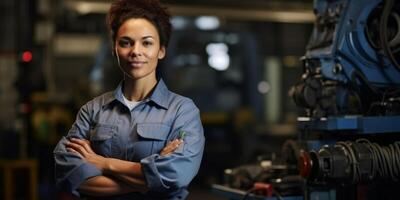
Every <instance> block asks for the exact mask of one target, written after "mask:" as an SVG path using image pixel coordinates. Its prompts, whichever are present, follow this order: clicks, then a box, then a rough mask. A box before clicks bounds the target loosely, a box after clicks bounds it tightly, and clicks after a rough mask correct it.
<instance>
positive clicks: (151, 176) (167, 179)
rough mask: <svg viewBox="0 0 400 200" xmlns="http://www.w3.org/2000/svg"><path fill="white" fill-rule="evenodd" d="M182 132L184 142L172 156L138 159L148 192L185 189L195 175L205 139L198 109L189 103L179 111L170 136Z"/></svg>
mask: <svg viewBox="0 0 400 200" xmlns="http://www.w3.org/2000/svg"><path fill="white" fill-rule="evenodd" d="M181 132H185V137H184V139H183V140H184V143H183V145H181V146H180V147H179V148H178V149H177V150H176V151H175V152H174V153H172V154H170V155H167V156H160V155H159V154H153V155H151V156H148V157H146V158H144V159H142V160H141V164H142V171H143V173H144V176H145V178H146V181H147V184H148V187H149V188H150V191H157V192H165V191H174V190H177V189H179V188H185V187H187V186H188V185H189V183H190V182H191V181H192V179H193V178H194V177H195V175H196V174H197V172H198V170H199V167H200V163H201V159H202V155H203V150H204V143H205V138H204V133H203V127H202V124H201V120H200V113H199V110H198V108H197V107H196V106H195V105H194V103H193V102H192V101H191V100H187V101H185V102H184V103H183V104H182V105H181V107H180V108H179V110H178V112H177V116H176V119H175V122H174V124H173V126H172V134H171V135H172V136H173V137H176V138H177V137H178V136H179V133H181ZM171 139H173V138H171Z"/></svg>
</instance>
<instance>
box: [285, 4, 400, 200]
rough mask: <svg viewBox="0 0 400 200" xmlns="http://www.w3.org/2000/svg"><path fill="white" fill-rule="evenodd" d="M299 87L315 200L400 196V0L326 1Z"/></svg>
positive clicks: (303, 161) (305, 168)
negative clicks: (398, 193) (398, 192)
mask: <svg viewBox="0 0 400 200" xmlns="http://www.w3.org/2000/svg"><path fill="white" fill-rule="evenodd" d="M314 11H315V14H316V17H317V18H316V22H315V26H314V30H313V33H312V36H311V39H310V41H309V44H308V46H307V48H306V49H307V52H306V55H305V56H304V58H303V62H304V66H303V69H304V73H303V75H302V79H301V81H300V83H298V84H297V85H295V86H294V92H293V98H294V100H295V102H296V104H297V105H298V106H300V107H302V108H305V109H304V110H305V113H303V116H304V117H300V118H299V120H298V125H299V132H300V141H303V142H305V143H306V145H305V146H306V148H305V149H304V150H303V151H302V153H301V154H300V157H299V171H300V174H301V175H302V176H303V177H304V178H306V180H307V187H306V188H307V189H306V194H307V195H306V196H307V197H306V198H307V199H312V200H314V199H329V200H331V199H333V200H335V199H358V200H364V199H365V200H367V199H368V200H370V199H398V197H397V196H398V195H397V192H396V189H397V188H399V185H400V184H399V182H398V180H399V178H400V135H399V133H400V1H398V0H337V1H335V0H318V1H316V2H315V5H314Z"/></svg>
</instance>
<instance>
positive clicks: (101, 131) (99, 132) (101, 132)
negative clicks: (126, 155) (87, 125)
mask: <svg viewBox="0 0 400 200" xmlns="http://www.w3.org/2000/svg"><path fill="white" fill-rule="evenodd" d="M116 131H117V127H116V126H114V125H104V124H101V125H100V124H99V125H97V126H96V127H94V129H93V130H92V132H91V133H90V140H91V141H103V140H108V139H110V138H112V136H113V135H114V133H116Z"/></svg>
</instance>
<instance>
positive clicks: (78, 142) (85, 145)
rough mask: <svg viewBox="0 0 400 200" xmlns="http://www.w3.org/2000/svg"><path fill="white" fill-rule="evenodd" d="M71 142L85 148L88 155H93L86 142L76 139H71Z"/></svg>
mask: <svg viewBox="0 0 400 200" xmlns="http://www.w3.org/2000/svg"><path fill="white" fill-rule="evenodd" d="M71 142H73V143H77V144H79V145H80V146H82V147H83V148H85V151H86V152H88V153H93V150H92V148H91V147H90V142H89V141H88V140H83V139H77V138H72V139H71Z"/></svg>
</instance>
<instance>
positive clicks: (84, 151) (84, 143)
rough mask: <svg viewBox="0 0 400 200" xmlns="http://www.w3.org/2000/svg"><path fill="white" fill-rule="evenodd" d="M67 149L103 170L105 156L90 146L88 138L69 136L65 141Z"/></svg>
mask: <svg viewBox="0 0 400 200" xmlns="http://www.w3.org/2000/svg"><path fill="white" fill-rule="evenodd" d="M66 146H67V151H69V152H74V153H76V154H78V155H79V156H80V157H81V158H82V159H84V160H85V161H87V162H88V163H91V164H93V165H95V166H96V167H97V168H98V169H99V170H101V171H104V169H105V168H106V166H107V158H105V157H103V156H100V155H97V154H96V153H95V152H94V151H93V150H92V147H90V141H89V140H83V139H76V138H71V139H70V141H69V142H68V143H67V145H66Z"/></svg>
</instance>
